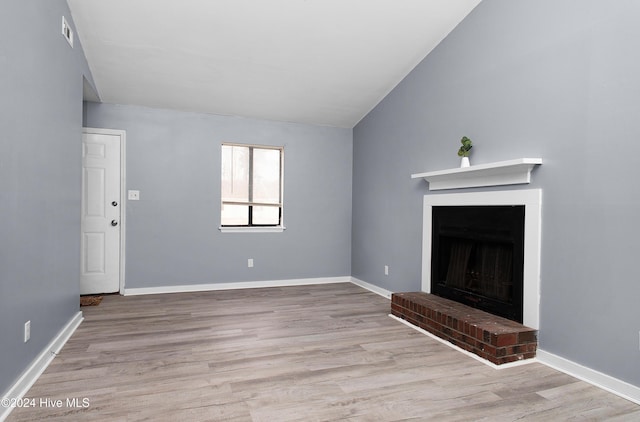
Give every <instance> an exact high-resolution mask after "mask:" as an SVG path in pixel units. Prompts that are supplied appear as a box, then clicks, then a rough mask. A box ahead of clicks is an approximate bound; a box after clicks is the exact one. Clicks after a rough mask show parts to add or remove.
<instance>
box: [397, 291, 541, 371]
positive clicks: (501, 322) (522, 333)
mask: <svg viewBox="0 0 640 422" xmlns="http://www.w3.org/2000/svg"><path fill="white" fill-rule="evenodd" d="M391 314H392V315H395V316H397V317H398V318H402V319H404V320H406V321H407V322H410V323H411V324H413V325H416V326H418V327H420V328H422V329H424V330H427V331H429V332H430V333H432V334H434V335H436V336H438V337H440V338H442V339H445V340H447V341H449V342H451V343H453V344H455V345H456V346H458V347H460V348H462V349H464V350H467V351H469V352H471V353H475V354H476V355H478V356H480V357H482V358H484V359H486V360H488V361H490V362H493V363H494V364H496V365H501V364H503V363H508V362H514V361H519V360H523V359H529V358H533V357H535V355H536V348H537V345H538V331H537V330H534V329H532V328H529V327H525V326H524V325H521V324H518V323H517V322H514V321H511V320H508V319H505V318H502V317H498V316H495V315H492V314H489V313H487V312H484V311H481V310H479V309H474V308H470V307H468V306H466V305H463V304H461V303H458V302H454V301H452V300H449V299H444V298H441V297H439V296H435V295H431V294H428V293H423V292H410V293H394V294H393V295H392V296H391Z"/></svg>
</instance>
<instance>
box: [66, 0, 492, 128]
mask: <svg viewBox="0 0 640 422" xmlns="http://www.w3.org/2000/svg"><path fill="white" fill-rule="evenodd" d="M67 2H68V4H69V7H70V8H71V13H72V16H73V20H74V22H75V25H76V29H77V32H78V36H79V37H80V40H81V42H82V45H83V48H84V52H85V55H86V57H87V60H88V62H89V67H90V68H91V72H92V74H93V78H94V81H95V83H96V87H97V90H98V94H99V95H100V98H101V99H102V101H104V102H108V103H117V104H135V105H142V106H148V107H157V108H169V109H178V110H185V111H195V112H204V113H213V114H223V115H236V116H246V117H255V118H261V119H269V120H280V121H290V122H300V123H311V124H320V125H328V126H336V127H346V128H351V127H353V126H355V125H356V124H357V123H358V122H359V121H360V119H362V117H364V116H365V115H366V114H367V113H368V112H369V111H370V110H371V109H372V108H373V107H375V105H376V104H378V102H379V101H380V100H381V99H382V98H384V96H385V95H386V94H388V93H389V91H391V90H392V89H393V88H394V87H395V86H396V85H397V84H398V82H400V81H401V80H402V79H403V78H404V77H405V76H406V75H407V74H408V73H409V72H410V71H411V69H413V68H414V67H415V66H416V65H417V64H418V63H419V62H420V61H421V60H422V59H423V58H424V57H425V56H426V55H427V54H428V53H429V52H430V51H431V50H432V49H433V48H434V47H435V46H437V45H438V43H439V42H440V41H442V40H443V39H444V38H445V37H446V36H447V34H448V33H449V32H451V30H452V29H453V28H454V27H455V26H456V25H457V24H458V23H459V22H460V21H461V20H462V19H464V17H465V16H466V15H467V14H468V13H469V12H470V11H471V10H472V9H473V8H474V7H475V6H476V5H477V4H478V3H479V2H480V0H67Z"/></svg>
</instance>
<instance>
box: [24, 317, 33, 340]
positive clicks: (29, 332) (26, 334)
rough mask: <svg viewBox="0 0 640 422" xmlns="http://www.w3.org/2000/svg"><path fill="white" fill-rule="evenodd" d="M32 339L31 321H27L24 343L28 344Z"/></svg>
mask: <svg viewBox="0 0 640 422" xmlns="http://www.w3.org/2000/svg"><path fill="white" fill-rule="evenodd" d="M30 338H31V321H30V320H29V321H27V322H25V323H24V342H25V343H26V342H28V341H29V339H30Z"/></svg>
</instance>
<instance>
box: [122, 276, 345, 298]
mask: <svg viewBox="0 0 640 422" xmlns="http://www.w3.org/2000/svg"><path fill="white" fill-rule="evenodd" d="M349 282H351V277H348V276H345V277H321V278H294V279H287V280H266V281H240V282H235V283H211V284H188V285H183V286H180V285H178V286H158V287H134V288H130V289H127V288H126V287H125V289H124V295H125V296H135V295H153V294H161V293H186V292H206V291H213V290H233V289H257V288H261V287H286V286H306V285H311V284H331V283H349Z"/></svg>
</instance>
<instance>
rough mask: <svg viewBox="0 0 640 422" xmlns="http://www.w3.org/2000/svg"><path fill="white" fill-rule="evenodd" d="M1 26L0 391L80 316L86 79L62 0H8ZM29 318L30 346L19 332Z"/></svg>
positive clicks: (0, 11)
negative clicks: (64, 24) (65, 28)
mask: <svg viewBox="0 0 640 422" xmlns="http://www.w3.org/2000/svg"><path fill="white" fill-rule="evenodd" d="M0 15H1V16H2V17H3V19H2V25H0V132H1V135H0V221H2V224H0V357H2V358H1V359H0V392H2V391H5V390H6V389H7V388H8V387H9V386H11V385H12V384H13V382H14V381H15V380H16V379H17V377H18V376H19V375H20V373H21V372H22V371H23V370H24V369H25V368H26V367H27V365H28V364H29V363H30V362H31V361H32V360H33V359H34V358H35V357H36V356H37V355H38V354H39V353H40V352H41V351H42V349H43V348H44V347H45V346H46V345H47V343H49V342H50V341H51V339H52V338H53V337H54V336H55V335H56V334H57V333H58V332H59V330H60V329H61V328H63V326H64V325H65V324H66V323H67V322H68V321H69V320H70V319H71V318H72V317H73V316H74V315H75V313H77V312H78V310H79V304H78V296H79V294H80V291H79V274H80V246H79V239H80V183H81V179H80V177H81V158H80V146H81V132H82V126H81V124H82V85H83V76H86V77H87V79H89V80H90V81H91V76H90V72H89V69H88V67H87V64H86V60H85V58H84V54H83V52H82V47H81V46H80V43H79V40H78V39H76V44H75V48H74V49H73V50H72V49H71V48H70V46H69V45H68V44H67V41H66V40H65V39H64V38H63V37H62V34H61V21H62V15H65V16H66V17H67V21H68V22H69V23H70V24H71V25H72V26H73V23H72V21H71V16H70V13H69V10H68V8H67V3H66V2H65V1H64V0H39V1H24V0H3V1H2V4H1V5H0ZM27 320H31V340H30V341H29V342H28V343H24V342H23V327H24V323H25V322H26V321H27Z"/></svg>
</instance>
